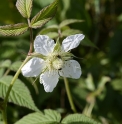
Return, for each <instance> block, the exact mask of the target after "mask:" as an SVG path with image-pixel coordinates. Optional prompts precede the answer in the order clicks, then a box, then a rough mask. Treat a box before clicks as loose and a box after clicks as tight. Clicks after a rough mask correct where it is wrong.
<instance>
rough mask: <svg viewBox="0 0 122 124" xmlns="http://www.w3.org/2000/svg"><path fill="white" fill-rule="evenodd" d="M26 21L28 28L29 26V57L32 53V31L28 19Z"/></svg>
mask: <svg viewBox="0 0 122 124" xmlns="http://www.w3.org/2000/svg"><path fill="white" fill-rule="evenodd" d="M27 21H28V26H29V30H30V49H29V52H28V55H30V54H31V53H32V51H33V30H32V28H31V24H30V19H28V20H27Z"/></svg>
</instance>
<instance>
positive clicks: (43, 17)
mask: <svg viewBox="0 0 122 124" xmlns="http://www.w3.org/2000/svg"><path fill="white" fill-rule="evenodd" d="M57 6H58V0H55V1H54V2H53V3H52V4H50V5H49V6H47V7H45V8H44V9H42V10H41V11H40V12H39V13H37V14H36V15H35V16H34V17H33V19H32V20H31V27H32V28H39V27H42V26H43V25H44V24H46V23H47V22H48V21H49V20H51V19H52V18H53V17H54V15H55V13H56V10H57Z"/></svg>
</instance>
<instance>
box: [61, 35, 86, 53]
mask: <svg viewBox="0 0 122 124" xmlns="http://www.w3.org/2000/svg"><path fill="white" fill-rule="evenodd" d="M84 37H85V36H84V35H83V34H75V35H71V36H68V37H67V38H66V39H64V40H63V42H62V49H63V50H64V51H65V52H67V51H69V50H71V49H74V48H76V47H77V46H78V45H79V44H80V42H81V40H82V39H84Z"/></svg>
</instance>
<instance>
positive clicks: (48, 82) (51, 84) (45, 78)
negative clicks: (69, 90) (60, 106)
mask: <svg viewBox="0 0 122 124" xmlns="http://www.w3.org/2000/svg"><path fill="white" fill-rule="evenodd" d="M58 80H59V75H58V71H50V72H49V71H46V72H44V73H43V74H41V75H40V83H42V84H43V85H44V89H45V91H46V92H52V91H53V89H54V88H55V87H56V85H57V83H58Z"/></svg>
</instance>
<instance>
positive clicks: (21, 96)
mask: <svg viewBox="0 0 122 124" xmlns="http://www.w3.org/2000/svg"><path fill="white" fill-rule="evenodd" d="M12 79H13V77H12V76H4V77H2V78H0V97H1V98H5V96H6V93H7V90H8V87H9V85H10V82H11V80H12ZM9 102H13V103H15V104H17V105H20V106H24V107H27V108H29V109H32V110H34V111H39V110H38V108H37V107H36V106H35V104H34V102H33V100H32V97H31V95H30V92H29V90H28V89H27V87H26V86H25V85H24V83H23V82H21V81H20V80H19V79H17V80H16V81H15V84H14V86H13V87H12V90H11V92H10V95H9Z"/></svg>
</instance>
